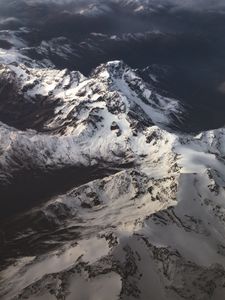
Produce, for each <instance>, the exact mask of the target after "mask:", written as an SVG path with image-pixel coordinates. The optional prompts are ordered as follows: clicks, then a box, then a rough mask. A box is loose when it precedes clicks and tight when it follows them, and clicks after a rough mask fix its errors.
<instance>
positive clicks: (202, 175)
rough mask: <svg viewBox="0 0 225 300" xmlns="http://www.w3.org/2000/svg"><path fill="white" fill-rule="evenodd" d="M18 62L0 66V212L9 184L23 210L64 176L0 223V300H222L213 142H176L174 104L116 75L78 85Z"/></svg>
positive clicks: (12, 56)
mask: <svg viewBox="0 0 225 300" xmlns="http://www.w3.org/2000/svg"><path fill="white" fill-rule="evenodd" d="M2 51H3V50H2ZM18 53H20V52H18V50H17V48H16V47H14V48H13V49H11V50H10V51H9V52H8V53H7V55H6V52H4V55H1V57H0V60H1V67H0V97H1V101H2V103H1V106H0V107H1V120H3V119H4V121H5V123H7V124H8V125H6V124H4V122H2V123H0V184H1V190H0V192H1V191H6V192H4V193H5V194H4V196H3V197H2V198H1V199H0V205H1V206H2V207H4V205H5V204H6V203H5V202H10V198H9V197H8V198H7V192H8V191H9V190H10V189H12V188H13V187H14V186H15V185H14V182H17V180H18V178H19V179H20V181H18V182H19V183H20V185H19V186H20V188H21V189H24V191H25V192H24V193H23V194H22V195H23V196H24V195H25V196H26V189H27V190H29V187H28V186H27V185H28V184H29V182H30V181H29V180H28V179H29V177H34V181H35V180H36V179H35V178H36V174H37V173H38V176H39V177H41V176H44V178H46V182H47V183H45V182H43V181H42V183H43V185H44V184H45V187H46V186H47V185H48V183H49V185H50V183H51V182H50V181H51V180H52V177H50V175H52V174H53V173H54V172H57V171H59V170H64V173H62V175H61V179H62V180H63V177H65V178H66V180H68V181H69V180H70V179H71V178H70V174H71V173H68V169H69V168H70V170H71V168H72V170H73V171H76V172H75V177H74V178H73V181H72V184H71V186H70V188H68V189H67V191H66V192H65V191H63V192H61V193H59V192H58V193H56V194H55V195H54V197H49V198H48V197H47V199H46V198H45V201H42V204H40V200H43V199H39V202H38V203H37V202H36V203H35V205H33V206H32V209H28V210H27V211H26V212H25V213H20V214H17V215H16V216H14V217H9V218H8V219H7V220H4V222H2V224H1V232H0V236H1V240H0V242H1V250H0V254H1V255H0V261H1V267H0V270H1V271H0V297H1V299H5V300H9V299H44V300H45V299H78V300H81V299H86V298H87V299H94V300H95V299H107V300H108V299H112V300H114V299H127V300H128V299H129V300H132V299H142V300H146V299H154V300H164V299H168V300H182V299H194V300H199V299H204V300H210V299H213V300H222V299H223V295H224V292H225V291H224V285H225V279H224V278H225V276H224V275H225V269H224V268H225V238H224V236H225V232H224V228H225V227H224V220H225V194H224V193H225V190H224V187H225V171H224V170H225V160H224V157H225V152H224V151H225V150H224V146H225V130H224V129H217V130H213V131H209V132H203V133H201V134H199V135H197V136H191V135H185V134H181V133H178V132H176V131H175V129H177V128H178V129H179V126H180V124H182V122H183V117H184V114H185V110H184V108H183V107H182V106H181V104H180V103H179V101H177V100H174V99H169V98H167V97H165V96H162V95H160V94H159V92H158V91H157V90H156V89H155V88H154V85H151V84H148V83H146V82H144V80H143V79H142V78H140V77H139V76H138V74H137V72H135V71H134V70H132V69H131V68H129V67H128V66H126V65H125V64H124V63H123V62H121V61H113V62H108V63H106V64H103V65H100V66H99V67H98V68H96V69H95V70H94V71H93V72H92V74H91V75H90V76H89V77H85V76H83V75H82V74H81V73H79V72H77V71H74V72H70V71H68V70H57V69H54V68H53V67H49V65H48V64H46V65H45V64H43V62H42V63H41V64H40V63H38V62H34V61H32V60H30V59H27V61H26V60H24V57H22V56H20V55H19V54H18ZM6 112H7V114H6ZM12 115H14V116H15V118H16V117H17V119H13V120H12ZM29 117H30V118H29ZM24 120H26V122H25V121H24ZM27 120H28V121H27ZM13 122H14V123H13ZM13 126H14V127H13ZM90 168H91V170H93V169H94V170H101V171H99V172H98V174H96V173H95V176H94V178H93V177H91V174H89V172H90ZM81 170H82V173H86V174H85V180H84V182H82V183H81V180H80V179H81V177H82V176H83V174H81ZM23 176H24V177H23ZM21 178H22V179H23V178H26V182H23V180H21ZM50 178H51V180H50ZM58 184H59V185H60V181H57V185H58ZM51 185H52V183H51ZM34 186H35V185H34ZM38 187H40V188H41V186H40V184H39V185H38ZM7 188H8V189H7ZM36 188H37V187H36ZM55 189H56V190H57V191H58V189H57V187H55ZM36 192H37V189H36V190H35V189H34V191H33V193H36ZM25 196H24V197H25ZM45 196H46V195H45ZM5 199H7V200H5ZM12 199H13V202H12ZM12 199H11V203H10V205H12V206H13V205H16V204H17V205H18V203H20V201H21V202H23V201H24V199H23V197H20V196H19V197H17V198H16V196H15V195H14V196H13V198H12ZM27 199H32V195H30V194H28V197H27Z"/></svg>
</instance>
